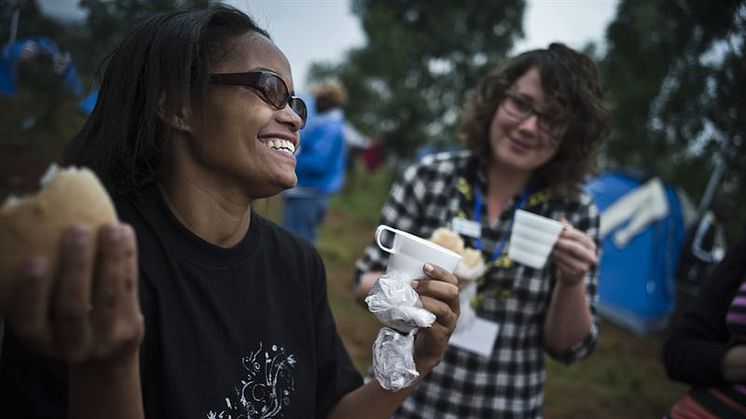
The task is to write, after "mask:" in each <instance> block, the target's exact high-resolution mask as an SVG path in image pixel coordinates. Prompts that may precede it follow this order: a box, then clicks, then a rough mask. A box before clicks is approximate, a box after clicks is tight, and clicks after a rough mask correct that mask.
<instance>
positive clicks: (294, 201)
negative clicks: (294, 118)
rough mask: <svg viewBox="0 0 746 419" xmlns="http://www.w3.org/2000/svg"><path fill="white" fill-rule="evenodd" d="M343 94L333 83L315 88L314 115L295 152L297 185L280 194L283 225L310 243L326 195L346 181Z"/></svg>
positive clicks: (314, 240) (322, 210) (327, 197)
mask: <svg viewBox="0 0 746 419" xmlns="http://www.w3.org/2000/svg"><path fill="white" fill-rule="evenodd" d="M346 96H347V94H346V92H345V89H344V87H342V85H340V84H339V83H336V82H327V83H324V84H322V85H320V86H318V87H317V88H316V89H314V98H315V104H316V116H315V118H313V119H312V120H311V121H309V124H308V126H307V127H306V128H305V129H304V130H303V131H302V134H301V136H302V138H303V143H302V146H301V148H300V151H299V152H298V154H297V155H296V161H297V163H296V169H295V172H296V175H297V177H298V185H297V186H296V187H295V188H293V189H291V190H288V191H286V192H285V193H284V194H283V197H284V201H285V202H284V209H283V220H282V224H283V226H284V227H285V228H287V229H288V230H290V231H292V232H293V233H295V234H297V235H299V236H301V237H303V238H304V239H306V240H308V241H309V242H311V243H316V232H317V230H318V227H319V226H320V225H321V223H322V222H323V221H324V217H325V216H326V210H327V206H328V204H329V197H330V196H331V195H333V194H334V193H337V192H339V191H340V190H341V189H342V186H343V185H344V181H345V167H346V164H347V162H346V160H347V146H346V144H345V134H344V133H345V118H344V111H343V110H342V106H343V105H344V104H345V102H346Z"/></svg>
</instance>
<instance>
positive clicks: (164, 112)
mask: <svg viewBox="0 0 746 419" xmlns="http://www.w3.org/2000/svg"><path fill="white" fill-rule="evenodd" d="M158 117H159V118H160V119H161V121H163V123H165V124H166V125H168V126H169V127H171V128H172V129H174V130H176V131H184V132H192V124H191V118H190V112H189V109H188V108H187V107H186V106H184V107H182V108H181V109H180V110H178V111H174V110H171V109H168V107H167V106H166V100H165V96H161V99H160V100H159V101H158Z"/></svg>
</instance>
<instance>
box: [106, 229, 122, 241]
mask: <svg viewBox="0 0 746 419" xmlns="http://www.w3.org/2000/svg"><path fill="white" fill-rule="evenodd" d="M107 233H108V234H107V238H108V239H109V242H111V243H117V242H119V241H120V240H122V237H124V231H122V228H121V227H119V226H112V227H111V228H109V231H108V232H107Z"/></svg>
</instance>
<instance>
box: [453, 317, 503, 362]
mask: <svg viewBox="0 0 746 419" xmlns="http://www.w3.org/2000/svg"><path fill="white" fill-rule="evenodd" d="M499 331H500V325H499V324H497V323H495V322H492V321H489V320H485V319H483V318H480V317H476V318H475V319H474V322H473V323H472V324H471V327H470V328H468V329H465V330H459V331H458V333H455V332H454V333H453V334H452V335H451V339H450V340H449V341H448V344H449V345H451V346H455V347H457V348H461V349H464V350H467V351H469V352H474V353H475V354H478V355H482V356H483V357H486V358H489V357H490V355H492V348H493V347H494V346H495V341H496V340H497V334H498V332H499Z"/></svg>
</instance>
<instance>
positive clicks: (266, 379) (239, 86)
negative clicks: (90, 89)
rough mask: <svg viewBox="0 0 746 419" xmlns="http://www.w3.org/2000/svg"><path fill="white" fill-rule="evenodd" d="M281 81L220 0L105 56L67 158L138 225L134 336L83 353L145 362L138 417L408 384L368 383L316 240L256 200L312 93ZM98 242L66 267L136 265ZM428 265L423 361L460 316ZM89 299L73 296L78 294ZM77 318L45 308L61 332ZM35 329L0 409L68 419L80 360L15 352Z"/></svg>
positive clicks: (374, 402) (349, 404)
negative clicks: (336, 312) (295, 231)
mask: <svg viewBox="0 0 746 419" xmlns="http://www.w3.org/2000/svg"><path fill="white" fill-rule="evenodd" d="M292 88H293V80H292V77H291V73H290V65H289V63H288V61H287V58H286V57H285V55H284V54H283V53H282V52H281V51H280V50H279V49H278V48H277V46H276V45H275V44H274V43H273V42H272V41H271V40H270V38H269V36H268V34H267V33H266V32H265V31H264V30H262V29H260V28H258V27H257V26H256V25H255V23H254V22H253V20H252V19H251V18H249V17H248V16H247V15H245V14H243V13H242V12H240V11H237V10H235V9H232V8H228V7H224V6H215V7H211V8H209V9H207V10H197V11H177V12H169V13H163V14H158V15H156V16H154V17H152V18H150V19H148V20H146V21H144V22H143V23H141V24H139V25H137V26H136V27H135V28H134V29H133V30H132V31H131V32H130V33H129V35H128V36H127V37H126V38H125V39H124V41H123V42H122V44H121V45H120V46H119V47H118V48H117V49H116V50H115V51H114V53H113V54H112V55H111V57H110V59H109V61H108V65H107V68H106V71H105V74H104V77H103V80H102V83H101V90H100V96H99V101H98V102H97V105H96V107H95V109H94V111H93V113H92V114H91V116H90V118H89V119H88V120H87V121H86V123H85V125H84V126H83V128H82V129H81V131H80V132H79V134H78V135H77V136H76V138H75V139H74V140H73V141H72V143H71V144H70V145H69V147H68V148H67V150H66V157H65V161H66V163H74V164H78V165H86V166H89V167H91V168H92V169H93V170H94V171H95V172H96V173H97V174H98V175H99V177H100V178H101V180H102V181H103V182H104V184H105V185H106V186H107V188H108V190H109V192H110V194H111V195H112V196H113V198H114V201H115V205H116V207H117V211H118V214H119V217H120V219H121V220H123V221H125V222H127V223H128V224H129V225H131V226H132V228H133V229H134V234H132V235H129V234H130V233H128V232H127V230H123V231H121V232H120V233H121V234H119V239H121V240H123V241H124V242H127V243H134V241H133V239H134V236H135V235H136V237H137V250H136V251H135V250H134V249H130V250H129V251H130V253H131V254H132V255H135V254H136V255H137V257H138V258H139V262H138V265H137V266H138V269H137V270H136V271H135V275H137V276H139V281H140V282H139V283H140V287H139V294H140V304H141V309H142V314H143V315H144V319H145V330H146V334H145V338H144V340H143V341H142V344H141V345H140V346H138V345H137V343H139V341H137V340H133V341H132V342H134V343H135V344H134V345H130V346H124V347H123V348H122V350H121V352H120V353H118V355H119V356H118V357H113V358H110V359H111V361H112V362H111V363H110V364H111V365H108V364H103V365H102V364H98V363H92V364H91V365H89V367H90V368H89V369H90V370H91V371H99V370H104V372H105V371H106V368H105V367H107V365H108V366H111V367H113V371H114V372H115V373H117V372H124V371H126V372H128V373H131V372H132V371H133V368H134V371H137V369H138V366H137V365H136V363H135V361H137V360H139V362H140V364H139V369H140V374H141V375H140V377H139V378H141V380H140V382H135V381H128V382H127V383H126V384H127V390H128V391H131V390H133V388H134V389H135V390H138V387H139V386H140V385H141V386H142V391H141V392H140V391H135V392H134V393H133V394H135V395H137V396H139V395H140V394H142V404H140V403H139V402H134V401H131V400H114V401H115V402H117V403H119V404H117V403H112V404H111V406H112V407H113V408H116V407H117V406H119V405H120V404H122V403H125V402H128V401H129V402H132V403H133V404H132V407H133V408H138V410H140V411H141V412H142V411H144V413H145V416H146V417H148V418H208V419H210V418H218V417H221V418H223V417H234V418H238V417H245V418H249V417H264V418H270V417H273V418H277V417H286V418H311V417H313V418H325V417H329V418H351V417H355V418H367V417H370V418H374V417H376V418H384V417H388V416H389V415H390V414H391V413H392V412H393V411H394V410H395V408H396V407H397V406H398V404H399V403H400V402H401V401H402V399H403V398H405V397H406V396H407V395H408V394H409V393H410V392H411V390H405V391H401V392H399V393H392V392H389V391H385V390H383V389H382V388H381V387H380V386H378V384H377V383H376V382H372V383H368V384H366V385H361V379H360V376H359V374H358V373H357V371H356V370H355V368H354V366H353V365H352V363H351V361H350V359H349V356H348V354H347V352H346V350H345V348H344V346H343V345H342V342H341V340H340V338H339V336H338V335H337V332H336V327H335V324H334V320H333V317H332V313H331V311H330V309H329V304H328V301H327V293H326V280H325V273H324V266H323V263H322V260H321V258H320V257H319V255H318V253H317V252H316V251H315V250H314V249H313V247H312V246H310V245H309V244H308V243H307V242H305V241H303V240H300V239H298V238H297V237H296V236H294V235H291V234H289V233H288V232H287V231H286V230H285V229H282V228H280V227H278V226H276V225H275V224H273V223H271V222H270V221H268V220H266V219H264V218H263V217H261V216H260V215H258V214H257V213H256V212H255V211H252V208H251V205H252V203H253V202H254V200H256V199H259V198H265V197H268V196H272V195H275V194H277V193H279V192H280V191H282V190H284V189H287V188H291V187H293V186H294V185H295V182H296V176H295V163H296V162H295V156H294V154H293V152H294V150H295V148H297V146H298V142H299V131H300V129H301V127H302V126H303V124H304V121H305V116H306V108H305V105H304V103H303V102H302V101H301V100H299V99H298V98H296V97H294V96H293V90H292ZM86 237H87V238H88V240H90V235H87V236H86ZM99 246H100V245H99ZM88 248H89V249H90V248H92V247H88ZM101 257H102V255H101V254H97V255H96V256H93V257H90V258H86V259H85V260H81V261H71V263H82V264H84V267H85V268H86V269H81V270H80V271H74V272H72V274H73V275H74V276H75V277H74V278H71V280H74V281H80V282H84V283H87V282H90V281H92V278H91V277H98V276H101V275H103V276H104V277H109V276H114V277H116V276H118V275H128V274H133V272H129V271H127V269H131V268H132V264H131V263H129V264H125V265H124V266H120V267H119V268H118V269H113V270H111V271H109V272H102V271H101V270H100V269H99V266H101V265H100V261H101ZM129 261H130V262H131V259H130V260H129ZM425 271H426V273H423V280H422V281H420V284H421V285H420V286H419V287H418V289H417V290H418V292H420V293H421V296H422V301H423V304H424V306H425V307H426V308H427V309H428V310H430V311H431V312H433V313H435V314H436V316H437V320H436V323H435V324H434V325H433V327H432V328H430V329H427V330H424V331H422V333H420V334H419V335H418V339H417V342H416V345H415V346H416V347H415V362H416V363H417V367H418V369H419V370H420V372H421V373H423V374H427V373H428V371H429V370H430V369H431V368H432V367H433V366H434V365H435V364H437V363H438V362H439V361H440V358H441V357H442V355H443V353H444V351H445V348H446V345H447V340H448V336H449V334H450V333H451V331H452V330H453V328H454V326H455V321H456V317H457V313H458V296H457V295H458V292H457V286H456V282H457V280H456V278H455V277H454V276H453V275H451V274H448V273H446V272H444V271H443V270H442V269H439V268H438V267H432V266H429V265H426V266H425ZM87 297H88V296H87V295H84V294H81V295H77V303H78V304H77V307H86V306H87V304H88V298H87ZM107 302H109V303H116V301H113V300H108V301H107ZM95 311H96V309H94V312H95ZM75 320H76V318H69V317H67V316H63V317H61V318H59V319H56V321H57V322H59V324H60V326H61V327H62V329H63V330H64V329H65V328H70V327H77V326H76V325H77V322H76V321H75ZM61 338H63V339H64V338H65V336H64V335H63V336H61ZM30 343H32V342H29V340H28V339H26V336H24V335H23V334H21V335H19V334H18V333H17V331H16V330H15V329H14V326H13V325H11V328H9V330H8V333H6V339H5V341H4V348H3V356H2V360H1V363H0V389H1V391H0V417H3V418H17V417H44V418H63V417H67V415H68V401H67V400H68V399H67V396H68V389H71V388H72V387H73V385H75V379H76V377H75V376H74V375H73V370H70V371H69V373H68V369H67V367H66V366H65V365H64V364H61V363H56V362H53V361H52V360H50V359H48V358H46V357H43V356H39V355H34V354H33V353H31V352H29V351H28V350H26V349H24V347H23V345H24V344H30ZM117 368H119V369H117ZM109 378H110V379H109V381H102V380H98V381H90V380H88V381H85V382H83V383H81V386H82V387H83V392H82V394H85V390H89V391H95V390H96V389H97V388H101V387H105V388H106V387H107V386H112V385H118V384H121V383H120V382H119V379H120V378H121V377H120V376H119V375H116V374H115V375H113V376H110V377H109ZM90 394H91V397H93V395H95V393H90ZM121 397H124V395H121ZM82 400H83V401H84V402H91V403H94V402H95V400H91V399H90V397H89V398H88V399H85V398H84V399H82ZM70 402H71V404H72V402H73V400H71V401H70ZM69 407H70V409H72V406H69ZM70 412H71V414H72V413H73V412H72V410H70ZM141 412H140V413H141ZM109 416H110V415H109V414H108V413H101V412H98V416H95V415H93V417H99V418H101V417H109ZM139 416H141V415H139ZM139 416H138V414H137V413H134V414H133V416H132V417H139Z"/></svg>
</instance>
